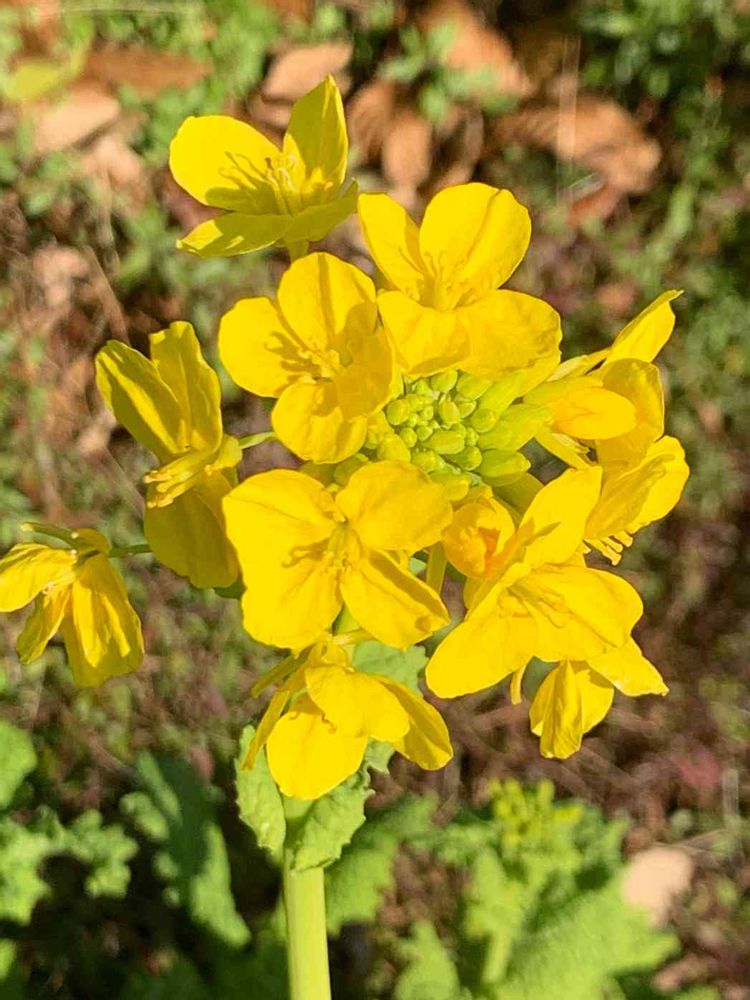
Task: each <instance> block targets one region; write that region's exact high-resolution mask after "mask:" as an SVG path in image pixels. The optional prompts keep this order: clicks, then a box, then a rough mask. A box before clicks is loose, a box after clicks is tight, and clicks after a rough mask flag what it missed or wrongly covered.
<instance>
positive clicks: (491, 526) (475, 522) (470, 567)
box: [442, 497, 515, 577]
mask: <svg viewBox="0 0 750 1000" xmlns="http://www.w3.org/2000/svg"><path fill="white" fill-rule="evenodd" d="M514 531H515V525H514V524H513V518H512V517H511V516H510V514H509V513H508V511H507V509H506V508H505V507H504V506H503V505H502V504H501V503H498V501H497V500H495V499H493V498H491V497H481V498H480V499H479V500H477V501H473V502H471V503H467V504H464V505H463V506H461V507H459V508H458V510H457V511H456V512H455V514H454V515H453V520H452V521H451V523H450V525H449V526H448V528H447V529H446V530H445V533H444V534H443V539H442V542H443V548H444V549H445V554H446V556H447V557H448V561H449V562H450V563H451V565H452V566H455V567H456V569H457V570H458V571H459V572H461V573H464V574H465V575H466V576H470V577H472V576H473V577H481V576H485V575H486V574H487V573H489V572H490V571H491V566H492V559H493V557H494V556H495V555H496V554H497V553H498V552H500V551H502V549H503V548H504V546H505V545H506V543H507V542H508V541H509V540H510V537H511V536H512V534H513V532H514Z"/></svg>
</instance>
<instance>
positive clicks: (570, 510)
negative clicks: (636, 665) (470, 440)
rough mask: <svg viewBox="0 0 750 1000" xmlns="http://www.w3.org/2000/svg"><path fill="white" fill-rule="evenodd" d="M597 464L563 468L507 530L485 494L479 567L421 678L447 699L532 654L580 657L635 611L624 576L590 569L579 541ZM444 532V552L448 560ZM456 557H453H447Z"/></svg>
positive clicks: (593, 495)
mask: <svg viewBox="0 0 750 1000" xmlns="http://www.w3.org/2000/svg"><path fill="white" fill-rule="evenodd" d="M600 486H601V470H600V469H598V468H592V469H587V470H583V471H574V470H570V471H568V472H564V473H563V474H562V475H561V476H560V477H559V478H558V479H556V480H553V482H551V483H549V484H548V485H547V486H545V487H543V488H542V489H541V490H540V491H539V492H538V493H537V495H536V496H535V497H534V499H533V500H532V501H531V503H530V505H529V507H528V509H527V510H526V513H525V514H524V515H523V517H522V519H521V521H520V523H519V525H518V527H517V528H515V527H514V524H513V520H512V518H511V515H510V514H509V513H508V511H507V510H505V509H504V508H503V506H502V505H501V504H500V503H498V502H497V501H494V500H490V501H489V504H490V505H491V506H492V509H493V515H494V519H495V523H494V526H493V527H492V528H491V530H489V531H487V529H486V528H485V529H484V530H485V534H484V535H482V533H481V532H477V533H476V534H475V535H474V536H473V541H472V547H471V552H472V556H471V558H472V560H473V561H474V562H478V561H479V560H478V558H477V555H476V551H475V549H476V541H477V537H478V538H479V539H480V540H482V538H484V540H485V544H486V547H487V556H486V557H485V560H484V562H485V566H486V573H487V575H486V576H485V577H484V579H482V580H479V581H474V580H472V581H470V582H469V584H468V585H467V588H466V597H467V604H468V612H467V614H466V618H465V620H464V621H463V622H462V623H461V624H460V625H458V626H457V627H456V628H455V629H454V630H453V632H451V633H450V635H448V636H447V638H445V639H444V640H443V642H442V643H441V644H440V646H438V649H437V651H436V653H435V655H434V656H433V657H432V659H431V660H430V662H429V664H428V665H427V683H428V685H429V687H430V688H431V689H432V690H433V691H434V692H435V694H437V695H438V696H439V697H443V698H452V697H455V696H457V695H460V694H468V693H469V692H471V691H479V690H481V689H482V688H486V687H489V686H490V685H492V684H496V683H497V682H498V681H501V680H502V679H503V678H504V677H507V676H508V675H509V674H512V673H514V672H515V671H517V670H520V669H521V668H522V667H524V666H525V665H526V664H527V663H528V661H529V660H530V659H531V657H532V656H538V657H539V658H540V659H542V660H546V661H548V662H553V661H556V660H563V659H571V660H586V659H589V658H590V657H592V656H599V655H600V654H601V653H604V652H606V651H607V650H610V649H616V648H618V647H620V646H622V645H623V644H624V643H625V642H626V640H627V639H628V637H629V635H630V632H631V630H632V628H633V625H634V624H635V622H636V621H637V620H638V618H639V617H640V615H641V612H642V604H641V600H640V598H639V597H638V594H637V593H636V592H635V590H633V588H632V587H631V586H630V584H628V583H626V582H625V581H624V580H621V579H619V578H618V577H616V576H614V574H612V573H607V572H604V571H602V570H597V569H590V568H589V567H587V566H586V565H584V563H583V559H582V557H581V554H580V553H581V549H582V543H583V535H584V530H585V525H586V520H587V518H588V515H589V513H590V512H591V510H592V509H593V507H594V504H595V503H596V501H597V498H598V496H599V490H600ZM455 541H456V539H451V533H450V531H449V532H448V542H447V544H446V553H447V554H448V558H449V559H456V556H455V554H454V552H453V551H452V550H453V547H454V546H453V544H452V542H454V543H455ZM456 561H458V560H457V559H456Z"/></svg>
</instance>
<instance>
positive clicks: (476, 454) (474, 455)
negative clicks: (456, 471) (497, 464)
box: [453, 446, 482, 472]
mask: <svg viewBox="0 0 750 1000" xmlns="http://www.w3.org/2000/svg"><path fill="white" fill-rule="evenodd" d="M453 461H454V462H455V463H456V465H458V466H459V467H460V468H462V469H464V470H465V471H466V472H471V471H472V469H478V468H479V466H480V465H481V464H482V453H481V451H480V450H479V448H476V447H474V446H471V447H469V448H464V450H463V451H461V452H459V453H458V455H456V456H455V458H454V459H453Z"/></svg>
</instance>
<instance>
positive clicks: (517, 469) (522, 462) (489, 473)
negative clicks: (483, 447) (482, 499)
mask: <svg viewBox="0 0 750 1000" xmlns="http://www.w3.org/2000/svg"><path fill="white" fill-rule="evenodd" d="M528 468H529V460H528V459H527V458H526V457H525V455H522V454H521V453H520V452H517V451H486V452H485V453H484V456H483V457H482V464H481V465H480V466H479V475H480V476H481V477H482V479H484V480H485V481H486V482H488V483H492V485H493V486H502V485H503V484H505V483H512V482H513V481H514V480H516V479H518V478H519V476H522V475H523V473H524V472H526V470H527V469H528Z"/></svg>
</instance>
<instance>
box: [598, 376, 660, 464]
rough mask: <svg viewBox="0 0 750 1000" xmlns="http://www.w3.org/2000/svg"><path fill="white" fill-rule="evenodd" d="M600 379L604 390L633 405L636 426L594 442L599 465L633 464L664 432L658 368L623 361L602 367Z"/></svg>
mask: <svg viewBox="0 0 750 1000" xmlns="http://www.w3.org/2000/svg"><path fill="white" fill-rule="evenodd" d="M601 377H602V381H603V383H604V387H605V389H609V390H611V391H612V392H616V393H619V395H620V396H624V397H625V398H626V399H628V400H629V401H630V402H631V403H632V404H633V407H634V409H635V426H634V427H633V428H632V429H631V430H630V431H628V432H627V433H626V434H622V435H619V436H611V437H608V438H607V439H606V440H597V441H596V454H597V458H598V459H599V461H600V462H601V463H602V465H612V464H614V463H618V462H619V463H626V464H628V465H633V464H634V463H635V462H638V461H640V459H641V458H642V457H643V456H644V454H645V453H646V451H647V449H648V447H649V445H651V444H653V442H654V441H657V440H658V439H659V438H660V437H661V436H662V434H663V433H664V390H663V389H662V384H661V377H660V375H659V369H658V368H657V367H656V365H652V364H650V363H649V362H648V361H636V360H632V359H630V358H625V359H623V360H622V361H613V362H612V363H611V364H609V363H608V364H606V365H604V367H603V368H602V370H601ZM597 437H598V435H597Z"/></svg>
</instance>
